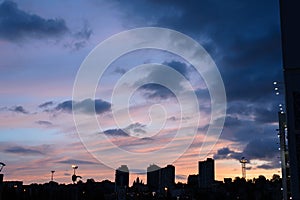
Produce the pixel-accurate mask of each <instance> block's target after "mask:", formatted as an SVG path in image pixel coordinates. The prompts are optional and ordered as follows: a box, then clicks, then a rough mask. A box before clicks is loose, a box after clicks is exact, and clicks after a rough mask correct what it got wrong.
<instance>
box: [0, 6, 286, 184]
mask: <svg viewBox="0 0 300 200" xmlns="http://www.w3.org/2000/svg"><path fill="white" fill-rule="evenodd" d="M142 27H161V28H168V29H172V30H175V31H178V32H181V33H183V34H185V35H187V36H189V37H191V38H192V39H194V40H195V41H197V42H198V43H199V44H200V45H202V46H203V47H204V48H205V50H206V51H207V52H208V53H209V55H210V56H211V58H212V59H213V60H214V62H215V64H216V66H217V68H218V70H219V72H220V75H221V78H222V80H223V82H224V87H225V92H226V98H227V102H226V103H227V109H226V116H225V124H224V128H223V129H222V133H221V135H220V137H219V136H217V137H213V136H211V135H207V130H208V126H209V124H210V123H211V122H210V120H211V117H212V116H211V102H212V101H211V96H210V93H209V91H208V88H207V85H206V82H205V81H204V79H205V78H204V77H201V75H199V74H198V73H197V71H196V69H195V66H192V65H191V64H190V63H189V62H188V61H186V60H185V59H183V58H182V57H180V56H178V55H174V54H172V53H170V52H167V51H163V50H157V49H141V50H136V51H132V52H129V53H127V54H125V55H122V56H120V57H119V58H118V59H116V60H115V61H114V62H112V63H111V64H110V65H109V66H108V68H107V70H106V71H105V73H104V74H103V75H102V76H101V77H99V79H100V81H99V83H98V87H97V89H96V93H95V99H90V98H88V97H87V98H82V99H81V100H80V101H72V96H73V86H74V82H75V80H76V75H77V73H78V71H79V69H80V66H81V64H82V63H83V61H84V59H85V58H86V57H87V56H88V55H89V53H90V52H91V51H92V50H93V49H94V48H95V47H96V46H97V45H98V44H99V43H101V42H103V41H105V40H106V39H107V38H109V37H111V36H113V35H114V34H117V33H120V32H122V31H126V30H130V29H134V28H142ZM155 39H157V40H159V38H155ZM129 42H130V40H129ZM124 43H126V41H125V40H124ZM120 45H122V44H120ZM116 48H118V47H116ZM110 51H114V49H113V48H112V49H109V50H107V53H109V52H110ZM0 52H1V53H0V70H1V73H0V162H3V163H5V164H6V165H7V166H6V167H5V168H4V169H3V173H4V174H5V178H4V179H5V180H23V181H24V183H26V184H27V183H32V182H39V183H43V182H48V181H49V180H50V175H51V173H50V171H51V170H55V171H56V172H55V175H54V179H55V180H56V181H58V182H61V183H70V182H71V174H72V172H73V171H72V168H71V165H72V164H76V165H78V166H79V168H78V170H77V172H78V174H79V175H81V176H82V177H83V181H85V180H86V179H88V178H94V179H95V180H97V181H100V180H103V179H110V180H114V169H113V168H115V167H117V166H120V165H121V164H127V165H128V167H129V168H130V170H131V181H130V183H132V182H133V179H134V178H136V177H137V176H140V177H141V179H143V180H144V182H146V177H145V170H146V166H148V165H149V164H152V163H155V164H157V165H159V166H161V167H164V166H165V165H166V164H173V165H175V167H176V181H181V182H186V180H187V176H188V175H189V174H197V173H198V161H200V160H204V159H206V158H207V157H213V158H215V160H216V161H215V168H216V179H217V180H223V178H224V177H232V178H234V177H236V176H241V165H240V163H239V159H240V158H241V157H243V156H244V157H246V158H247V159H248V160H249V163H248V164H247V167H248V168H247V169H248V170H247V178H253V177H258V176H259V175H265V176H266V177H268V178H269V177H271V176H272V175H273V174H275V173H277V174H280V164H279V161H280V158H279V151H278V147H279V145H278V142H279V140H278V137H277V133H276V129H277V128H278V125H277V111H278V109H279V108H278V105H279V103H283V96H282V95H279V96H276V95H275V93H274V89H273V81H275V80H276V81H279V82H280V81H282V63H281V42H280V21H279V2H277V1H273V0H265V1H258V0H256V1H253V0H244V1H238V0H227V1H222V0H199V1H198V0H187V1H181V0H172V1H171V0H162V1H158V0H131V1H127V0H110V1H104V0H87V1H83V0H81V1H80V0H78V1H71V0H66V1H59V0H53V1H38V0H25V1H24V0H19V1H18V0H16V1H0ZM151 63H156V64H163V65H168V66H169V67H170V68H171V69H173V70H174V71H177V72H179V73H180V74H181V75H182V77H184V78H185V80H187V81H188V82H189V83H190V86H191V87H192V89H193V92H194V93H195V95H196V98H197V100H198V103H199V113H200V118H199V124H198V125H197V127H196V129H197V132H196V136H195V138H194V136H193V135H192V134H191V132H189V131H190V129H189V127H188V126H195V124H194V123H191V121H192V122H194V121H193V120H191V118H189V117H186V118H184V119H183V118H181V117H182V116H181V115H180V114H182V113H181V112H180V109H181V108H182V107H181V106H180V105H179V104H178V101H179V100H178V98H176V97H177V96H176V95H174V93H172V92H171V91H170V90H169V89H167V88H165V87H162V86H160V85H157V84H152V83H149V84H146V85H144V86H141V87H139V88H138V89H137V90H135V91H127V90H125V91H121V92H120V93H121V94H123V93H122V92H125V93H126V92H129V93H130V92H131V94H132V96H131V98H130V101H129V112H130V117H131V118H130V121H129V122H128V120H126V119H127V118H126V117H125V116H122V115H117V117H118V118H119V119H121V121H122V122H121V124H118V123H116V122H115V120H116V118H115V117H116V116H114V113H113V112H112V109H113V107H114V106H115V104H114V103H113V102H112V99H113V98H112V95H113V94H114V87H115V86H116V85H117V84H118V83H119V81H120V80H121V79H122V77H123V76H125V75H126V74H127V75H128V74H129V73H130V71H131V70H133V69H135V67H137V66H139V65H147V64H151ZM168 75H169V74H167V73H166V74H161V73H159V72H158V71H156V70H154V68H153V69H152V68H149V70H147V71H142V72H139V73H138V72H136V73H135V74H134V76H133V78H134V77H135V78H136V79H137V81H136V82H134V83H133V84H135V83H137V82H138V81H141V80H147V81H149V82H151V80H152V79H164V80H168V81H169V83H172V85H173V86H174V87H176V88H177V89H178V90H179V89H186V88H187V86H186V85H184V84H182V82H177V81H175V80H173V79H174V77H173V76H170V75H169V76H168ZM87 79H89V77H87ZM181 87H182V88H181ZM127 89H128V88H127ZM128 90H129V89H128ZM120 96H122V95H120ZM121 100H122V99H121ZM72 103H73V106H75V107H76V108H78V110H79V111H80V119H81V121H80V123H79V124H78V123H77V124H75V122H74V119H73V115H72ZM88 105H95V113H93V112H91V110H90V109H89V106H88ZM185 105H189V104H188V103H186V104H185ZM162 107H163V108H164V109H162ZM197 109H198V107H197ZM153 110H154V111H157V112H153V113H151V111H153ZM161 111H164V112H161ZM155 114H159V115H155ZM91 116H92V117H96V119H97V120H98V123H99V125H100V126H101V129H100V128H99V129H97V128H94V127H93V126H94V125H93V124H91V122H90V120H89V119H90V118H89V117H91ZM190 117H191V116H190ZM156 119H157V120H158V121H155V120H156ZM160 119H164V120H165V121H164V122H165V123H164V125H163V127H162V128H161V127H160V128H161V129H159V130H156V128H157V126H158V125H157V123H160V121H159V120H160ZM123 122H124V123H123ZM151 123H152V124H151ZM153 124H154V125H157V126H152V125H153ZM181 125H182V126H184V127H185V128H186V132H184V133H183V135H182V137H181V138H180V140H177V143H176V142H175V143H174V144H173V143H171V144H172V145H171V146H169V147H168V149H167V151H165V152H164V153H162V154H157V157H156V158H155V160H150V159H149V157H147V156H146V155H147V153H149V152H155V151H157V150H158V149H163V148H165V145H167V144H169V143H170V142H171V141H172V139H173V138H174V137H175V136H176V131H177V130H178V129H180V128H182V127H180V126H181ZM76 126H82V127H85V128H86V129H85V130H88V131H90V132H89V133H86V134H88V135H85V136H82V134H80V133H79V134H78V133H77V130H78V129H76V128H78V127H76ZM87 136H88V138H89V140H88V141H87V140H85V139H84V137H87ZM205 136H207V137H205ZM104 138H105V139H104ZM190 140H192V144H191V145H189V148H188V149H184V151H183V150H182V148H181V144H186V143H187V141H190ZM204 141H205V142H204ZM108 142H111V143H112V144H114V145H115V147H116V148H118V149H122V150H123V151H126V152H129V153H130V154H132V155H134V154H136V155H138V156H141V157H142V156H143V155H145V156H144V160H142V161H141V160H140V158H139V161H141V162H142V163H144V164H145V166H143V167H140V166H141V165H135V164H136V163H137V162H138V161H137V160H132V158H123V157H122V155H121V154H119V153H118V151H117V149H113V148H110V147H108V146H107V144H108ZM215 142H216V144H215V145H214V146H213V148H212V149H209V152H208V154H206V153H205V154H204V153H203V151H205V148H206V147H205V146H202V145H204V143H206V144H207V143H209V144H214V143H215ZM201 146H202V147H203V148H201ZM166 152H167V153H166ZM137 158H138V157H137ZM169 161H170V162H171V161H172V162H171V163H169ZM166 162H168V163H166ZM137 166H138V167H137Z"/></svg>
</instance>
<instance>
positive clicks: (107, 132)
mask: <svg viewBox="0 0 300 200" xmlns="http://www.w3.org/2000/svg"><path fill="white" fill-rule="evenodd" d="M103 133H104V134H105V135H107V136H115V137H128V136H129V135H128V134H127V133H126V132H125V131H123V130H122V129H108V130H105V131H104V132H103Z"/></svg>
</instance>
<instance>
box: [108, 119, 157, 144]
mask: <svg viewBox="0 0 300 200" xmlns="http://www.w3.org/2000/svg"><path fill="white" fill-rule="evenodd" d="M145 127H146V125H144V124H141V123H139V122H136V123H133V124H129V125H128V126H127V127H125V128H123V129H120V128H116V129H108V130H105V131H104V132H103V133H104V134H105V135H108V136H116V137H129V136H130V135H129V134H133V135H136V136H139V135H140V134H146V131H145ZM141 140H145V141H146V140H148V141H151V140H152V139H151V138H147V137H144V138H142V139H141Z"/></svg>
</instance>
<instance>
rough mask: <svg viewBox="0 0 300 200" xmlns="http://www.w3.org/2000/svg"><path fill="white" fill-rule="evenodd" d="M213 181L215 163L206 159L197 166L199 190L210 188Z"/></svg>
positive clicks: (210, 159)
mask: <svg viewBox="0 0 300 200" xmlns="http://www.w3.org/2000/svg"><path fill="white" fill-rule="evenodd" d="M214 181H215V161H214V160H213V159H212V158H207V159H206V161H199V164H198V185H199V187H201V188H208V187H211V186H212V184H213V183H214Z"/></svg>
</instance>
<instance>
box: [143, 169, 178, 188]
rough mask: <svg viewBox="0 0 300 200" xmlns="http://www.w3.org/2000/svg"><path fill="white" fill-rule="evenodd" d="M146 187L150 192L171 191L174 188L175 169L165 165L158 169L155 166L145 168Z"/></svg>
mask: <svg viewBox="0 0 300 200" xmlns="http://www.w3.org/2000/svg"><path fill="white" fill-rule="evenodd" d="M147 186H148V187H149V189H150V190H152V191H158V190H160V191H163V190H165V189H172V188H174V186H175V167H174V166H173V165H167V166H166V167H164V168H160V167H159V166H157V165H154V164H152V165H150V166H149V167H148V168H147Z"/></svg>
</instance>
